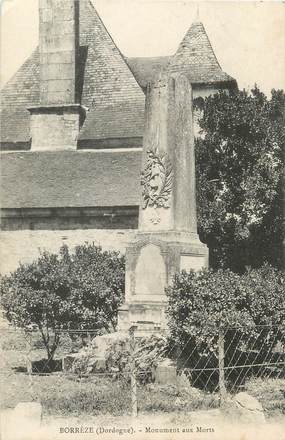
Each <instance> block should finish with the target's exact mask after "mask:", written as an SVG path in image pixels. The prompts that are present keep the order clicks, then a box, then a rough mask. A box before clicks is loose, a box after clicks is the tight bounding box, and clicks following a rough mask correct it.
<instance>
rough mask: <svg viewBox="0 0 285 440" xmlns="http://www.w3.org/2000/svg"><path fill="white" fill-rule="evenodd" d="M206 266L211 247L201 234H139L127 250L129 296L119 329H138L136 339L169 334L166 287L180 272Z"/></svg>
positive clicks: (172, 232)
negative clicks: (203, 241)
mask: <svg viewBox="0 0 285 440" xmlns="http://www.w3.org/2000/svg"><path fill="white" fill-rule="evenodd" d="M203 267H208V248H207V246H206V245H205V244H203V243H201V241H200V240H199V237H198V235H197V234H191V233H185V232H177V231H171V232H167V233H165V232H156V233H154V232H151V233H148V232H139V233H138V234H137V235H136V237H135V240H134V241H133V242H132V243H130V244H129V246H128V248H127V250H126V295H125V304H124V305H123V306H122V307H121V308H120V310H119V315H118V330H119V331H128V329H129V328H130V327H132V326H135V334H136V336H140V335H141V336H147V335H150V334H161V333H165V332H166V331H167V320H166V316H165V309H166V306H167V301H168V300H167V296H166V293H165V288H167V287H168V286H170V285H171V284H172V281H173V277H174V275H175V274H176V273H177V272H180V271H181V270H186V271H190V270H195V271H197V270H200V269H202V268H203Z"/></svg>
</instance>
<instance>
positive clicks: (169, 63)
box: [128, 21, 237, 87]
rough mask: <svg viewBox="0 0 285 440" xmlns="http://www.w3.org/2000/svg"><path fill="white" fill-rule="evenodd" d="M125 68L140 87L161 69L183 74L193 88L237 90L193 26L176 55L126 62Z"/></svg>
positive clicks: (200, 26)
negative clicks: (215, 86)
mask: <svg viewBox="0 0 285 440" xmlns="http://www.w3.org/2000/svg"><path fill="white" fill-rule="evenodd" d="M128 64H129V66H130V68H131V70H132V71H133V73H134V75H135V76H136V78H137V80H138V82H139V83H140V84H141V86H142V87H146V85H147V83H148V82H150V81H152V80H153V79H154V77H155V75H156V74H157V72H158V71H159V70H160V69H167V70H170V71H172V72H176V71H177V72H184V73H186V74H187V76H188V78H189V80H190V81H191V83H192V84H193V85H195V84H205V85H207V84H209V85H210V84H215V83H219V87H220V86H221V85H222V84H221V83H223V84H224V87H237V84H236V81H235V79H234V78H232V77H231V76H230V75H228V74H227V73H225V72H223V71H222V69H221V66H220V64H219V62H218V60H217V58H216V55H215V53H214V50H213V48H212V45H211V43H210V40H209V38H208V35H207V33H206V31H205V28H204V26H203V24H202V23H201V22H199V21H196V22H194V23H193V24H192V25H191V27H190V28H189V30H188V31H187V33H186V35H185V37H184V38H183V40H182V41H181V43H180V45H179V47H178V49H177V51H176V53H175V54H174V55H173V56H169V57H156V58H128Z"/></svg>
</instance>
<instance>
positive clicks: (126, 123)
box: [1, 0, 235, 144]
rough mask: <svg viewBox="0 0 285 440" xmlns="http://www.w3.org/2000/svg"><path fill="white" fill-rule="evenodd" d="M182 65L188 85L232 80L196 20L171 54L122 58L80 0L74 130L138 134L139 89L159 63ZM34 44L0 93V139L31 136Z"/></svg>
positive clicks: (35, 93)
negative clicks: (79, 110)
mask: <svg viewBox="0 0 285 440" xmlns="http://www.w3.org/2000/svg"><path fill="white" fill-rule="evenodd" d="M165 67H167V68H169V69H171V70H173V71H176V70H182V69H186V71H187V75H188V76H189V78H190V80H191V82H192V83H193V84H197V83H198V84H199V83H203V84H205V83H207V84H212V83H217V82H219V83H221V82H227V83H229V82H231V83H235V80H233V78H231V77H230V76H229V75H227V74H226V73H224V72H223V71H222V70H221V68H220V66H219V64H218V61H217V59H216V57H215V55H214V52H213V49H212V47H211V44H210V42H209V40H208V37H207V35H206V32H205V29H204V27H203V25H202V24H201V23H194V24H193V25H192V26H191V28H190V29H189V31H188V33H187V34H186V36H185V38H184V39H183V41H182V43H181V44H180V46H179V48H178V51H177V52H176V54H175V55H174V56H172V57H156V58H124V57H123V56H122V54H121V53H120V51H119V49H118V48H117V46H116V45H115V43H114V41H113V40H112V38H111V36H110V35H109V33H108V31H107V30H106V28H105V26H104V24H103V22H102V21H101V19H100V17H99V15H98V14H97V12H96V10H95V9H94V7H93V5H92V4H91V2H90V1H89V0H81V1H80V69H81V73H82V74H81V79H82V80H83V81H82V82H81V83H78V84H77V87H78V88H79V90H80V95H81V103H82V105H84V106H86V107H87V108H88V109H89V111H88V112H87V117H86V120H85V122H84V125H83V127H82V129H81V132H80V135H79V143H80V142H84V141H86V140H98V139H115V138H120V139H126V138H138V137H140V138H141V137H142V135H143V125H144V105H145V96H144V93H143V91H142V88H145V86H146V85H147V83H148V82H149V81H151V80H152V79H153V78H154V76H155V74H156V73H157V72H158V71H159V69H161V68H165ZM39 81H40V78H39V52H38V49H36V50H35V51H34V52H33V54H32V55H31V56H30V57H29V58H28V59H27V61H26V62H25V63H24V64H23V65H22V67H21V68H20V69H19V70H18V72H17V73H16V74H15V75H14V77H13V78H12V79H11V80H10V81H9V82H8V83H7V84H6V85H5V86H4V88H3V89H2V92H1V101H2V111H1V142H2V143H8V144H9V143H20V142H22V143H27V142H29V141H30V115H29V112H28V111H27V110H26V108H27V107H31V106H35V105H39V104H40V91H39V88H40V87H39Z"/></svg>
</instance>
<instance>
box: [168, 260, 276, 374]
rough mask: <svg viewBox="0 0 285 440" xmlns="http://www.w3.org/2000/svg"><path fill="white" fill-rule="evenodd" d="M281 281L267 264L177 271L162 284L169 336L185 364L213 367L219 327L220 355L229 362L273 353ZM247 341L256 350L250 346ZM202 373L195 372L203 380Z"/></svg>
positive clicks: (233, 363)
mask: <svg viewBox="0 0 285 440" xmlns="http://www.w3.org/2000/svg"><path fill="white" fill-rule="evenodd" d="M284 286H285V277H284V273H283V272H280V271H278V270H277V269H274V268H272V267H270V266H268V265H265V266H263V267H262V268H260V269H248V270H247V271H246V273H245V274H243V275H238V274H235V273H233V272H231V271H230V270H221V269H220V270H218V271H213V270H211V269H210V270H202V271H200V272H193V271H192V272H190V273H186V272H182V273H180V274H177V275H176V276H175V277H174V281H173V285H172V286H171V287H169V288H168V289H167V293H168V297H169V303H168V308H167V315H168V320H169V329H170V338H171V340H172V341H173V342H174V343H175V344H177V345H178V346H180V347H181V349H182V354H181V361H182V362H184V360H185V359H188V361H187V362H188V363H187V365H186V366H188V367H192V368H193V367H196V368H200V369H203V368H204V367H205V365H206V364H207V367H208V368H217V366H218V341H219V334H221V333H222V334H223V338H224V345H225V352H226V359H225V361H226V362H228V361H229V360H230V361H231V365H237V362H238V361H239V362H240V363H241V364H242V363H243V362H245V361H246V362H247V363H248V364H249V365H250V363H251V360H252V357H254V359H255V363H260V362H262V361H263V359H264V358H265V356H267V359H268V355H269V353H270V354H271V355H272V356H273V357H274V356H275V354H274V350H275V349H276V347H277V345H278V342H280V341H281V340H282V338H283V337H284V325H285V295H284ZM261 325H262V326H263V325H267V326H269V327H266V328H265V327H258V326H261ZM273 326H274V327H273ZM276 326H278V327H276ZM252 341H254V346H255V349H256V350H257V353H256V352H255V353H253V352H252V353H250V352H249V351H250V347H251V346H252ZM189 353H191V356H189ZM257 356H258V357H257ZM203 374H204V376H205V375H206V374H207V373H205V372H203ZM236 374H237V371H235V370H232V372H231V373H230V374H229V375H228V379H229V380H233V381H234V380H235V379H236V378H235V377H234V376H235V375H236ZM238 374H239V373H238ZM216 376H217V377H215V378H214V376H213V377H212V378H211V381H212V382H213V383H215V382H217V379H218V375H216ZM206 379H207V378H205V377H203V375H200V380H201V381H202V382H203V383H205V382H206V381H207V380H206ZM213 379H215V380H213Z"/></svg>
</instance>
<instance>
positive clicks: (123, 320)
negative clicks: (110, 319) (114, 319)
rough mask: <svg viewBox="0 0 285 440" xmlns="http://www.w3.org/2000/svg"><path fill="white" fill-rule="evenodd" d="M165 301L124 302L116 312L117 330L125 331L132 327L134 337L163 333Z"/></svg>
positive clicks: (164, 327) (165, 326)
mask: <svg viewBox="0 0 285 440" xmlns="http://www.w3.org/2000/svg"><path fill="white" fill-rule="evenodd" d="M166 305H167V303H166V302H158V301H157V302H150V301H149V302H140V301H137V302H132V303H125V304H124V305H123V306H122V307H121V308H120V309H119V313H118V331H119V332H127V331H129V329H130V328H131V327H134V333H135V336H136V337H147V336H151V335H154V334H155V335H159V334H162V333H165V331H166V328H167V325H166V317H165V308H166Z"/></svg>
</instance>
